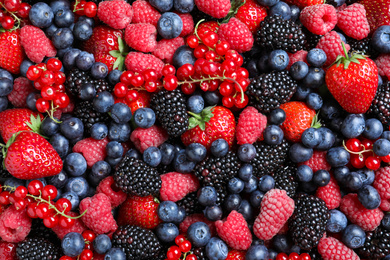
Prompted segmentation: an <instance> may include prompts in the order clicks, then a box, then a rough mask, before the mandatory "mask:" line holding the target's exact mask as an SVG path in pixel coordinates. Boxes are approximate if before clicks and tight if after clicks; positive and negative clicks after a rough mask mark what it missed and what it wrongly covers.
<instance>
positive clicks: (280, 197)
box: [253, 189, 295, 240]
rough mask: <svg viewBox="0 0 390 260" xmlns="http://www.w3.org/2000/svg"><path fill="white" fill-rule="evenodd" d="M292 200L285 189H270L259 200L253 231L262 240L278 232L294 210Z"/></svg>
mask: <svg viewBox="0 0 390 260" xmlns="http://www.w3.org/2000/svg"><path fill="white" fill-rule="evenodd" d="M294 205H295V203H294V200H293V199H291V198H290V197H289V196H287V193H286V191H285V190H278V189H272V190H270V191H268V192H267V193H266V194H265V195H264V198H263V200H262V201H261V208H260V214H259V215H258V216H257V218H256V220H255V222H254V224H253V232H254V233H255V235H256V236H257V237H258V238H260V239H262V240H269V239H271V238H273V237H274V236H275V235H276V234H278V232H279V230H280V229H281V228H282V227H283V226H284V224H285V223H286V222H287V220H288V219H289V217H290V216H291V215H292V214H293V212H294Z"/></svg>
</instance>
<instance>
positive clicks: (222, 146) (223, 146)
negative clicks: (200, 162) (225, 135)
mask: <svg viewBox="0 0 390 260" xmlns="http://www.w3.org/2000/svg"><path fill="white" fill-rule="evenodd" d="M210 151H211V153H212V154H213V155H214V156H215V157H223V156H225V155H226V154H227V153H228V152H229V144H228V142H227V141H226V140H225V139H222V138H220V139H217V140H215V141H214V142H212V143H211V147H210Z"/></svg>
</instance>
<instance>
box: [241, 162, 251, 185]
mask: <svg viewBox="0 0 390 260" xmlns="http://www.w3.org/2000/svg"><path fill="white" fill-rule="evenodd" d="M252 174H253V166H252V165H251V164H249V163H246V164H243V165H242V166H241V167H240V169H239V170H238V177H239V178H240V179H241V180H243V181H246V182H247V181H249V180H250V179H251V178H252Z"/></svg>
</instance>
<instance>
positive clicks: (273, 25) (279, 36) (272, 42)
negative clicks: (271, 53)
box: [256, 15, 306, 53]
mask: <svg viewBox="0 0 390 260" xmlns="http://www.w3.org/2000/svg"><path fill="white" fill-rule="evenodd" d="M256 42H257V44H258V45H260V46H261V47H263V48H266V49H269V50H276V49H278V50H279V49H282V50H285V51H287V52H291V53H295V52H297V51H299V50H302V49H303V47H304V46H305V43H306V36H305V34H304V33H303V31H302V27H301V26H300V25H298V24H296V23H295V22H293V21H291V20H285V19H283V18H282V17H281V16H279V15H268V16H267V17H266V18H265V19H264V20H263V21H262V22H261V23H260V30H258V31H257V37H256Z"/></svg>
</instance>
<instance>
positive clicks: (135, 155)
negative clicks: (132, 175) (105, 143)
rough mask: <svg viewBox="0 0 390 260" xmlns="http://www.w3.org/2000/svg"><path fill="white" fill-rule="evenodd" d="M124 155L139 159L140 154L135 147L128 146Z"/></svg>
mask: <svg viewBox="0 0 390 260" xmlns="http://www.w3.org/2000/svg"><path fill="white" fill-rule="evenodd" d="M125 156H128V157H133V158H135V159H138V160H140V159H141V154H140V153H139V152H138V151H137V150H136V149H133V148H130V149H129V150H128V151H127V152H126V154H125Z"/></svg>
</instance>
